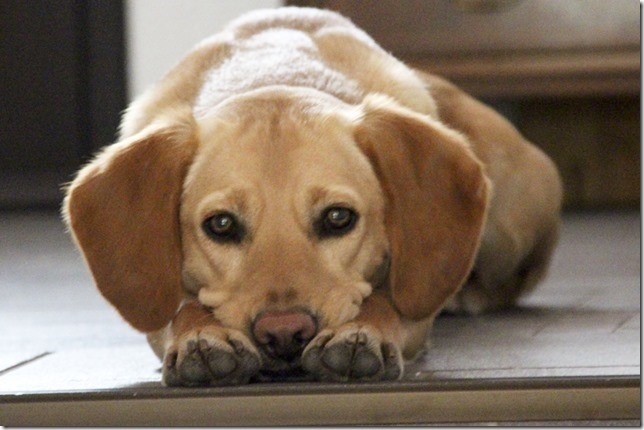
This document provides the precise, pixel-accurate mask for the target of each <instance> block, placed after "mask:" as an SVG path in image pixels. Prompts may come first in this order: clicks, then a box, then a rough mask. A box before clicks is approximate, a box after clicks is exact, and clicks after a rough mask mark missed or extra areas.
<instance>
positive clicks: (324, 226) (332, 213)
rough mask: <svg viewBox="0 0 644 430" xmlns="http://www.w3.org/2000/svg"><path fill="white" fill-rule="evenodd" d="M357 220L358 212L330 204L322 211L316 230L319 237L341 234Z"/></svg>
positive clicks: (348, 230)
mask: <svg viewBox="0 0 644 430" xmlns="http://www.w3.org/2000/svg"><path fill="white" fill-rule="evenodd" d="M357 221H358V214H357V213H355V211H353V210H352V209H349V208H345V207H341V206H332V207H329V208H327V209H325V210H324V212H322V216H321V217H320V219H319V221H318V222H316V231H317V234H318V236H319V237H320V238H326V237H333V236H342V235H345V234H347V233H349V232H350V231H351V230H353V227H355V225H356V222H357Z"/></svg>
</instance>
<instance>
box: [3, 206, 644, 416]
mask: <svg viewBox="0 0 644 430" xmlns="http://www.w3.org/2000/svg"><path fill="white" fill-rule="evenodd" d="M0 218H1V220H2V222H1V223H0V297H1V300H0V315H1V318H2V321H3V324H2V325H0V421H1V419H2V417H3V414H2V404H1V401H2V399H3V398H4V399H5V400H6V399H11V398H17V397H15V396H16V394H17V393H20V394H21V395H22V396H27V398H29V399H32V400H33V398H38V396H39V395H45V394H43V393H49V394H46V395H47V396H50V395H53V396H54V397H47V398H54V399H55V398H56V396H61V398H64V396H65V395H69V393H72V394H73V393H77V394H78V393H91V392H97V390H108V391H109V392H110V393H111V395H118V393H126V394H127V393H130V394H131V393H133V392H134V391H133V390H139V391H137V393H140V392H141V391H140V390H144V391H143V392H145V393H147V394H146V395H147V396H149V397H155V396H157V394H158V393H160V394H158V397H163V396H166V394H167V393H168V392H171V390H169V389H163V388H159V386H160V383H159V379H160V375H159V372H158V366H159V363H158V361H157V359H156V357H155V356H154V355H153V354H152V352H151V351H150V350H149V349H148V347H147V344H146V342H145V339H144V337H143V335H141V334H138V333H136V332H134V331H133V330H131V329H130V328H129V327H128V326H127V325H126V324H125V323H124V322H122V321H121V320H120V318H119V317H118V315H117V314H116V312H115V311H113V310H112V309H111V308H110V307H109V306H108V305H107V304H106V302H105V301H104V300H103V299H102V298H101V297H100V295H99V294H98V293H97V292H96V291H95V289H94V287H93V286H92V282H91V279H90V277H89V274H88V272H87V270H86V269H85V267H84V264H83V262H82V259H81V257H80V256H79V255H78V253H77V252H76V251H75V249H74V248H73V246H72V244H71V241H70V240H69V237H68V236H67V235H66V234H65V232H64V227H63V226H62V224H61V223H60V222H59V221H58V218H57V216H56V214H51V213H50V214H27V215H25V214H7V213H5V214H0ZM640 280H641V278H640V215H639V213H600V214H569V215H567V216H566V217H565V222H564V226H563V231H562V239H561V243H560V245H559V247H558V249H557V252H556V254H555V258H554V262H553V266H552V269H551V272H550V275H549V277H548V278H547V279H546V281H545V282H544V283H543V284H541V285H540V286H539V287H538V288H537V289H536V290H535V291H534V292H532V293H531V294H530V295H528V296H526V297H525V298H524V299H523V300H522V302H521V306H520V307H519V308H518V309H515V310H512V311H508V312H502V313H496V314H490V315H485V316H482V317H477V318H470V317H453V316H450V317H448V316H445V317H441V318H439V320H438V321H437V323H436V325H435V328H434V331H433V333H432V336H431V343H432V346H431V348H429V349H428V351H427V352H426V353H425V354H424V355H423V356H421V357H420V358H419V359H418V360H416V361H415V362H414V363H411V364H410V365H409V366H408V369H407V372H406V375H405V381H403V382H400V383H398V384H401V385H396V384H381V385H378V384H376V385H375V386H374V387H375V388H372V389H374V390H381V391H382V392H392V390H394V391H395V390H397V389H398V388H397V387H399V388H400V389H401V390H402V391H405V390H408V389H409V388H404V387H409V386H411V387H412V388H413V390H421V391H422V390H423V387H428V388H427V390H428V392H429V391H431V390H433V389H434V388H435V387H437V386H443V385H441V384H448V385H447V386H449V383H450V381H455V383H456V381H460V382H459V383H461V382H463V381H462V380H465V381H466V382H467V381H475V382H476V384H478V385H477V387H480V388H481V387H482V389H485V387H486V381H490V385H489V387H490V389H492V388H493V387H494V383H495V382H494V381H496V380H498V379H499V378H513V379H514V378H551V379H552V378H559V377H564V378H569V377H582V376H583V377H589V378H585V380H588V379H590V380H595V381H600V380H606V379H607V378H608V379H610V378H613V377H615V376H619V375H621V376H622V377H626V376H633V375H637V378H639V375H640V302H641V295H640ZM481 378H483V379H481ZM582 379H583V378H582ZM632 379H633V378H631V380H632ZM521 380H522V381H535V380H533V379H521ZM540 380H544V379H540ZM547 380H548V379H545V381H547ZM405 384H407V385H405ZM409 384H411V385H409ZM437 384H438V385H437ZM267 387H269V388H267ZM271 387H273V388H275V389H278V388H279V390H280V392H281V393H282V394H284V393H292V394H293V395H297V394H298V393H300V394H302V390H306V389H312V388H311V387H309V385H308V384H307V385H304V384H302V383H300V384H298V383H293V384H280V385H274V384H264V386H262V387H255V388H258V389H259V390H260V392H262V393H264V394H263V395H265V396H267V398H268V400H271V399H272V398H273V397H271V395H272V394H271V391H270V390H271V389H273V388H271ZM432 387H434V388H432ZM403 388H404V390H403ZM315 389H317V388H315ZM334 389H335V390H336V391H337V390H340V391H339V392H340V393H342V390H343V388H341V387H340V388H338V387H335V388H334ZM145 390H148V391H145ZM164 390H165V391H164ZM168 390H169V391H168ZM267 390H268V391H267ZM360 390H363V391H364V389H361V388H358V391H360ZM155 393H157V394H155ZM213 393H214V392H213ZM223 393H224V394H225V393H226V392H223ZM240 393H242V392H241V391H240ZM244 393H245V392H244ZM213 395H216V396H219V395H222V391H217V392H216V393H214V394H213ZM12 396H14V397H12ZM29 396H32V397H33V398H32V397H29ZM303 398H304V397H303ZM403 418H404V417H403ZM584 418H591V417H584V416H578V417H576V418H575V419H584ZM612 418H615V419H619V418H633V417H624V416H613V417H612ZM481 419H482V420H483V419H485V417H483V416H482V417H481ZM541 419H543V418H541ZM41 422H45V423H46V422H47V421H41ZM312 422H317V423H319V424H324V423H325V421H324V419H323V418H320V420H319V421H312ZM400 422H404V419H403V420H401V421H400ZM1 424H3V423H2V422H0V425H1Z"/></svg>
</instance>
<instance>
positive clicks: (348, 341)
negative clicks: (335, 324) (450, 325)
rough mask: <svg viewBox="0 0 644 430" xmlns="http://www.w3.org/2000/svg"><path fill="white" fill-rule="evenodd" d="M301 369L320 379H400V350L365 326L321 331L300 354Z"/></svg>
mask: <svg viewBox="0 0 644 430" xmlns="http://www.w3.org/2000/svg"><path fill="white" fill-rule="evenodd" d="M302 365H303V367H304V369H305V370H306V371H307V372H309V373H311V374H312V375H314V376H315V377H316V378H317V379H319V380H321V381H343V382H344V381H382V380H394V379H398V378H400V376H401V375H402V371H403V361H402V354H401V353H400V349H399V348H398V347H397V346H396V345H395V344H393V343H390V342H385V341H383V339H382V336H381V334H380V332H379V331H378V330H377V329H375V328H373V327H371V326H368V325H357V324H347V325H344V326H342V327H340V328H339V329H337V330H328V329H327V330H323V331H321V332H320V333H319V334H318V335H317V336H316V337H315V338H314V339H313V340H312V341H311V342H310V343H309V345H308V346H307V347H306V349H305V350H304V354H303V355H302Z"/></svg>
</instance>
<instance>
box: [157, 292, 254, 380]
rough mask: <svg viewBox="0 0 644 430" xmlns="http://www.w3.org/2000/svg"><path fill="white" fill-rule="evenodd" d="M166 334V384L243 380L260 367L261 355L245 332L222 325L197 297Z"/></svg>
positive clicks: (178, 315) (182, 308) (185, 306)
mask: <svg viewBox="0 0 644 430" xmlns="http://www.w3.org/2000/svg"><path fill="white" fill-rule="evenodd" d="M168 335H169V341H168V342H167V343H168V346H167V347H166V348H165V355H164V359H163V383H164V384H165V385H168V386H199V385H235V384H244V383H247V382H248V381H249V379H250V378H251V377H252V376H254V375H255V374H257V372H258V371H259V369H260V367H261V359H260V355H259V353H258V352H257V349H255V347H254V346H253V344H252V342H251V341H250V340H249V339H248V338H247V337H246V335H244V334H243V333H241V332H239V331H237V330H232V329H228V328H225V327H222V326H221V325H220V324H219V323H218V322H217V321H216V320H215V318H214V317H213V315H212V313H211V312H210V311H209V310H208V309H207V308H205V307H204V306H203V305H201V304H200V303H198V302H196V301H191V302H187V303H185V304H184V305H183V306H182V307H181V309H180V310H179V312H178V313H177V315H176V316H175V318H174V320H173V321H172V325H171V327H170V329H169V333H168Z"/></svg>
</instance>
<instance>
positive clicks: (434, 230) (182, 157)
mask: <svg viewBox="0 0 644 430" xmlns="http://www.w3.org/2000/svg"><path fill="white" fill-rule="evenodd" d="M561 199H562V186H561V181H560V177H559V174H558V172H557V169H556V167H555V165H554V164H553V162H552V161H551V160H550V159H549V158H548V157H547V156H546V155H545V154H544V153H543V152H542V151H541V150H539V149H538V148H537V147H535V146H534V145H532V144H531V143H529V142H528V141H526V139H524V138H523V137H522V136H521V135H520V134H519V132H518V131H517V130H516V129H515V128H514V127H513V126H512V125H511V124H510V123H509V122H508V121H506V120H505V119H504V118H503V117H501V116H500V115H499V114H497V113H496V112H494V111H493V110H492V109H491V108H489V107H487V106H485V105H484V104H482V103H480V102H478V101H476V100H475V99H474V98H472V97H470V96H469V95H467V94H465V93H464V92H463V91H461V90H460V89H458V88H457V87H456V86H454V85H453V84H451V83H449V82H448V81H447V80H445V79H442V78H440V77H438V76H434V75H432V74H427V73H422V72H418V71H414V70H412V69H411V68H409V67H407V66H405V65H404V64H403V63H402V62H400V61H398V60H397V59H395V58H394V57H393V56H391V55H390V54H388V53H387V52H385V51H384V50H383V49H382V48H380V47H379V46H378V45H377V44H376V43H375V42H374V41H373V40H372V39H371V38H370V37H369V36H368V35H367V34H366V33H364V32H363V31H362V30H360V29H358V28H357V27H356V26H354V25H353V24H352V23H351V22H350V21H349V20H348V19H346V18H344V17H342V16H340V15H339V14H336V13H334V12H331V11H325V10H318V9H313V8H294V7H285V8H279V9H274V10H263V11H256V12H251V13H249V14H246V15H244V16H242V17H240V18H238V19H237V20H235V21H234V22H232V23H231V24H230V25H229V26H228V27H226V28H225V29H224V30H223V31H222V32H221V33H219V34H216V35H215V36H213V37H211V38H209V39H206V40H205V41H203V42H201V43H200V44H199V45H198V46H196V47H195V48H194V49H193V50H192V51H191V52H190V53H189V54H188V55H187V56H186V57H185V58H184V59H183V60H182V61H181V62H180V63H178V65H177V66H175V67H174V68H173V69H172V70H171V71H170V72H169V73H167V74H166V75H165V76H164V77H163V78H162V79H161V80H160V82H158V83H157V84H156V85H154V86H153V87H152V88H151V89H149V90H148V91H147V92H145V93H144V94H143V95H142V96H140V97H139V98H138V99H136V100H135V101H134V102H133V103H132V104H131V105H130V107H129V108H128V109H127V111H126V113H125V114H124V117H123V120H122V123H121V128H120V137H119V140H118V142H117V143H114V144H112V145H109V146H107V147H106V148H104V150H103V151H102V152H100V153H99V154H98V155H97V156H96V158H95V159H93V161H91V162H90V163H89V164H88V165H86V166H85V167H83V168H82V169H81V170H80V171H79V172H78V174H77V176H76V177H75V179H74V180H73V181H72V182H71V184H69V186H68V188H67V190H66V196H65V200H64V203H63V210H62V211H63V215H64V218H65V220H66V222H67V224H68V226H69V230H70V231H71V234H72V236H73V239H74V241H75V243H76V244H77V246H78V247H79V249H80V250H81V252H82V254H83V256H84V259H85V261H86V262H87V264H88V266H89V269H90V271H91V273H92V275H93V278H94V280H95V283H96V285H97V287H98V289H99V290H100V292H101V293H102V295H103V296H104V297H105V298H106V299H107V300H108V301H109V302H110V303H111V304H112V305H113V306H114V307H115V308H116V309H117V310H118V312H119V313H120V315H121V316H122V317H123V318H124V319H125V320H126V321H127V322H128V323H129V324H130V325H131V326H132V327H134V328H135V329H137V330H139V331H141V332H144V333H146V334H147V336H148V340H149V343H150V345H151V347H152V349H153V350H154V351H155V353H156V354H157V355H158V356H159V357H160V359H162V360H163V367H162V379H163V383H164V384H165V385H168V386H202V385H211V386H214V385H232V384H244V383H247V382H249V381H257V380H259V381H261V380H265V379H271V378H280V377H288V375H297V374H299V375H302V376H303V377H305V378H309V379H312V380H320V381H380V380H396V379H399V378H401V375H403V370H404V361H405V360H406V359H411V358H413V357H414V356H415V355H416V354H417V353H418V352H419V351H421V350H422V349H423V347H424V345H425V342H426V337H427V333H428V331H429V330H430V329H431V326H432V323H433V321H434V319H435V317H436V316H437V314H438V313H439V312H441V311H442V310H449V311H451V312H464V313H468V314H478V313H481V312H485V311H490V310H496V309H502V308H504V307H508V306H512V305H513V304H514V303H515V302H516V299H517V297H519V295H520V294H521V293H523V292H525V291H528V290H529V289H530V288H532V287H533V286H534V285H535V284H536V283H537V282H538V281H539V280H540V279H541V278H542V277H543V275H544V273H545V272H546V270H547V267H548V263H549V261H550V257H551V254H552V252H553V249H554V247H555V244H556V242H557V237H558V230H559V223H560V207H561Z"/></svg>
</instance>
